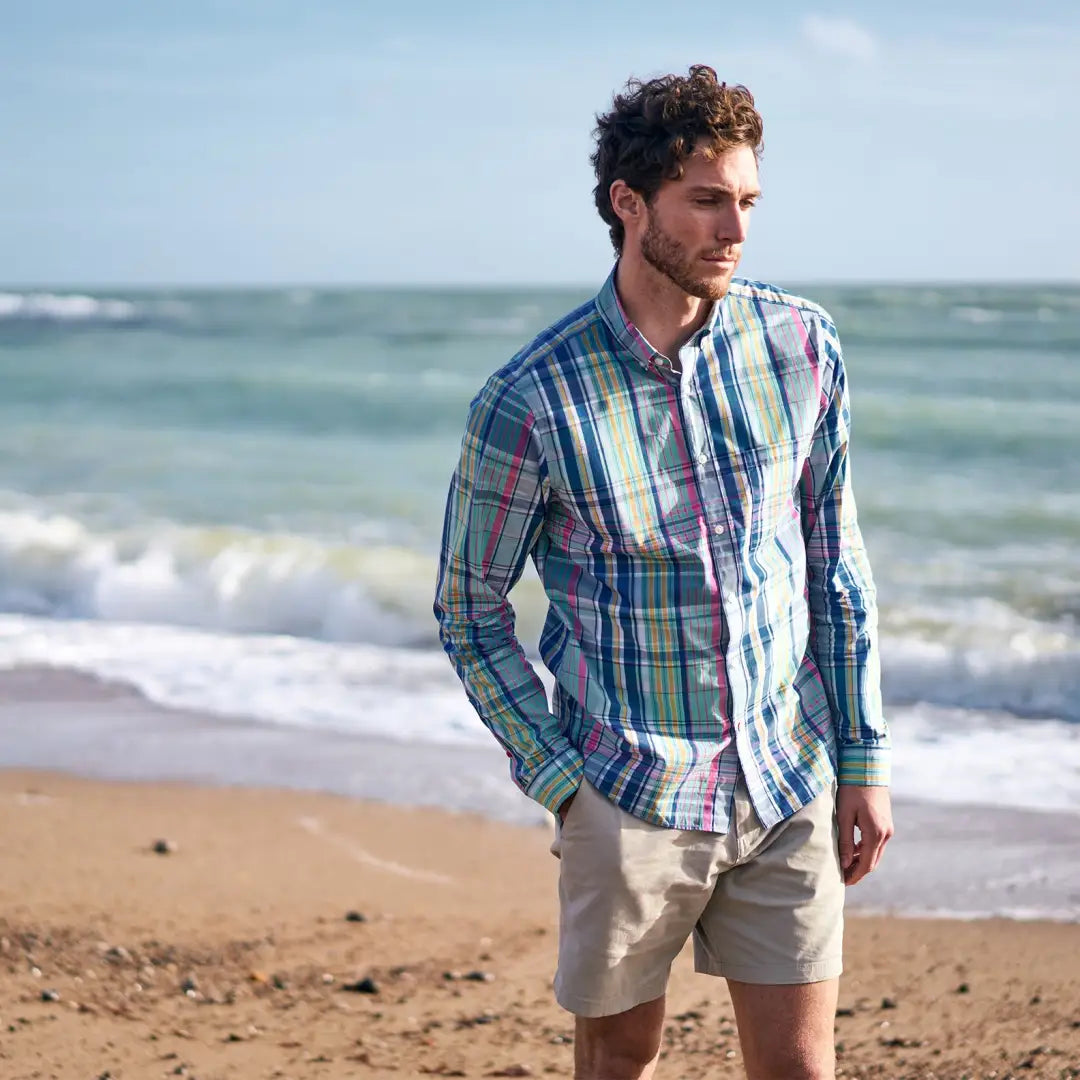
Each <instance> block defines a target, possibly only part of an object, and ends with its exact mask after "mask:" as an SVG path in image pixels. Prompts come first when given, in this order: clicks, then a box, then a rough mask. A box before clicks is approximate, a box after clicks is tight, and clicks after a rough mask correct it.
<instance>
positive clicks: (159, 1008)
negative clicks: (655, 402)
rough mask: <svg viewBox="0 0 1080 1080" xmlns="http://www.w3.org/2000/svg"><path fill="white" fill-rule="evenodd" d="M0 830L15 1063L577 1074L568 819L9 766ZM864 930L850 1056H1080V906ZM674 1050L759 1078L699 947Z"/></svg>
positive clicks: (922, 1071)
mask: <svg viewBox="0 0 1080 1080" xmlns="http://www.w3.org/2000/svg"><path fill="white" fill-rule="evenodd" d="M0 837H2V843H0V938H2V940H0V950H2V951H0V1077H3V1080H29V1078H31V1077H33V1078H46V1077H49V1078H53V1077H55V1078H62V1080H98V1078H103V1077H105V1078H108V1080H134V1078H143V1077H147V1078H149V1077H155V1078H157V1077H169V1076H187V1077H197V1078H198V1080H218V1078H222V1080H224V1078H226V1077H229V1078H231V1077H242V1078H249V1077H250V1078H281V1080H284V1078H290V1080H294V1078H306V1077H326V1078H331V1080H333V1078H338V1077H395V1078H396V1077H403V1076H466V1077H483V1076H545V1075H549V1076H561V1077H569V1076H570V1075H571V1067H570V1062H571V1057H572V1047H571V1045H570V1040H571V1034H572V1028H573V1024H572V1018H571V1017H569V1016H568V1015H567V1014H565V1013H563V1012H562V1011H561V1010H560V1009H559V1008H558V1007H557V1006H556V1005H555V1004H554V1002H553V1000H552V997H551V989H550V982H551V975H552V969H553V961H554V952H555V914H556V909H555V882H556V873H557V863H556V861H555V860H554V859H553V858H552V857H551V856H550V855H549V854H548V852H547V845H548V843H549V836H548V834H547V832H546V831H545V830H544V829H541V828H524V827H517V826H512V825H506V824H501V823H498V822H492V821H488V820H484V819H481V818H476V817H471V816H464V815H453V814H446V813H439V812H437V811H432V810H409V809H402V808H400V807H393V806H389V805H385V804H378V803H365V802H361V801H358V800H353V799H347V798H340V797H336V796H331V795H318V794H306V793H299V792H295V791H288V792H278V791H268V790H259V789H240V788H235V789H229V788H199V787H192V786H185V785H179V784H137V783H119V782H113V783H109V782H101V781H91V780H80V779H75V778H72V777H68V776H63V775H57V774H50V773H27V772H6V773H0ZM157 839H163V840H169V841H171V842H172V843H174V844H175V845H176V850H175V851H173V852H172V853H170V854H155V853H154V852H153V850H152V848H151V846H152V843H153V842H154V841H155V840H157ZM348 912H355V913H357V915H358V916H360V917H362V919H361V918H357V919H356V920H355V921H349V920H347V919H346V914H347V913H348ZM847 941H848V944H847V973H846V974H845V976H844V978H843V981H842V986H841V995H840V1005H841V1009H840V1014H839V1015H838V1017H837V1021H836V1028H837V1041H838V1044H839V1047H840V1054H839V1063H840V1064H839V1070H840V1075H842V1076H846V1077H850V1076H862V1077H885V1078H889V1080H905V1078H911V1080H914V1078H918V1080H933V1078H938V1080H944V1078H956V1080H959V1078H961V1077H968V1078H969V1080H976V1078H979V1080H982V1078H989V1077H994V1078H995V1080H1004V1078H1006V1077H1014V1078H1017V1080H1019V1078H1028V1077H1046V1078H1050V1077H1053V1078H1055V1080H1058V1078H1061V1077H1080V925H1076V924H1068V923H1036V922H1032V923H1022V922H1008V921H984V922H959V921H922V920H914V919H911V920H908V919H896V918H871V917H853V918H851V919H850V920H849V931H848V939H847ZM365 979H370V980H371V981H372V983H373V984H374V987H372V986H371V985H370V984H364V982H363V980H365ZM350 984H352V985H354V986H355V984H360V987H359V988H354V989H351V990H350V989H349V988H348V987H349V985H350ZM365 985H366V986H367V988H368V989H372V988H373V989H375V990H376V991H377V992H375V993H364V992H360V989H361V988H363V987H364V986H365ZM53 998H55V999H53ZM49 999H53V1000H49ZM886 999H888V1000H887V1001H886ZM665 1047H666V1048H665V1052H664V1059H663V1062H662V1065H661V1069H660V1072H659V1074H658V1076H659V1077H661V1078H676V1077H687V1078H690V1077H726V1076H730V1077H737V1076H741V1075H742V1070H741V1063H740V1055H739V1049H738V1040H737V1037H736V1035H735V1031H734V1028H733V1026H732V1020H731V1008H730V1004H729V1002H728V998H727V995H726V993H725V991H724V987H723V984H722V983H721V982H720V981H718V980H711V979H708V978H705V977H703V976H698V975H695V974H693V972H692V971H691V968H690V963H689V957H688V956H687V954H685V953H684V954H683V956H681V957H680V959H679V961H678V963H677V965H676V970H675V972H674V974H673V979H672V985H671V993H670V1009H669V1024H668V1029H667V1035H666V1038H665Z"/></svg>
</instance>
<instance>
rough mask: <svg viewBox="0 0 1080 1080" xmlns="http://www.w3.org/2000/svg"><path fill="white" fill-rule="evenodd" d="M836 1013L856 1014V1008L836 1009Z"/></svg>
mask: <svg viewBox="0 0 1080 1080" xmlns="http://www.w3.org/2000/svg"><path fill="white" fill-rule="evenodd" d="M836 1015H837V1016H854V1015H855V1010H854V1009H848V1008H842V1009H837V1010H836Z"/></svg>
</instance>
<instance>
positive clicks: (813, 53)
mask: <svg viewBox="0 0 1080 1080" xmlns="http://www.w3.org/2000/svg"><path fill="white" fill-rule="evenodd" d="M727 6H728V5H724V4H719V3H709V4H700V3H696V4H690V3H685V2H681V0H667V2H661V3H651V4H647V3H644V2H641V0H623V2H621V3H615V2H597V3H589V2H588V0H582V2H581V3H577V4H574V3H569V2H567V0H546V2H544V3H538V2H532V0H527V2H524V3H495V2H486V0H484V2H479V0H462V2H461V3H458V4H454V5H449V4H445V3H438V4H436V3H422V2H409V0H400V2H399V0H384V2H382V3H380V4H379V6H378V7H376V6H374V5H373V4H372V3H371V2H370V0H359V2H358V3H357V0H350V2H322V3H320V2H317V0H312V2H310V3H308V4H305V5H301V4H299V3H295V2H294V3H285V2H283V0H259V2H256V0H189V2H188V3H186V4H183V5H179V4H175V5H164V4H157V3H146V0H139V2H137V3H136V2H120V0H100V2H99V3H96V4H86V3H85V2H83V0H78V2H76V0H36V2H35V3H34V4H22V5H18V6H16V5H15V4H14V3H12V2H10V0H9V2H8V3H5V4H4V5H3V10H4V32H3V34H2V35H0V147H2V154H3V162H4V163H3V167H2V168H0V260H2V261H0V281H6V282H7V283H9V284H86V285H94V284H117V283H125V284H126V283H135V284H139V283H146V284H150V283H167V284H171V283H229V284H237V283H277V282H310V283H321V282H327V283H359V284H375V283H424V282H434V283H474V282H476V283H495V284H499V283H503V284H511V283H533V282H543V283H575V284H578V283H580V284H591V283H595V282H596V280H597V279H598V278H599V277H601V276H602V275H603V274H604V273H605V272H606V270H607V269H608V266H609V265H610V261H611V252H610V248H609V246H608V243H607V236H606V229H605V227H604V226H603V224H602V223H601V222H600V220H599V218H598V217H597V216H596V213H595V211H594V209H593V207H592V201H591V188H592V183H593V180H592V175H591V170H590V167H589V164H588V155H589V151H590V148H591V129H592V126H593V117H594V115H595V113H596V112H597V110H601V109H604V108H606V106H607V105H608V103H609V101H610V98H611V94H612V92H613V91H614V90H615V89H616V88H618V87H619V86H620V85H621V84H622V83H624V82H625V80H626V78H627V77H628V76H629V75H631V74H635V75H642V76H647V75H651V74H657V73H661V72H664V71H671V70H685V69H686V67H687V66H688V65H689V64H691V63H693V62H698V61H700V62H705V63H709V64H712V65H713V66H714V67H715V68H716V69H717V70H718V71H719V72H720V74H721V76H722V77H723V78H726V79H728V80H729V81H733V82H744V83H746V84H747V85H748V86H749V87H750V88H751V90H752V91H753V92H754V94H755V96H756V98H757V100H758V104H759V106H760V108H761V110H762V112H763V114H764V117H765V139H766V150H765V158H764V161H763V165H762V181H763V188H764V191H765V198H764V199H763V201H762V203H761V205H760V207H759V209H758V210H757V211H756V217H755V220H754V222H753V225H752V230H751V235H750V239H749V242H748V244H747V250H746V257H745V259H744V262H743V272H744V273H748V274H750V275H751V276H756V277H762V278H770V279H773V280H777V281H780V282H811V281H822V280H831V281H837V280H844V281H849V280H864V279H874V280H927V279H932V280H957V279H966V280H970V279H1014V280H1052V279H1053V280H1060V279H1069V280H1078V279H1080V136H1078V134H1077V133H1078V132H1080V64H1078V63H1077V59H1076V58H1077V56H1080V15H1078V14H1077V9H1076V7H1075V5H1073V4H1071V3H1066V2H1065V0H1058V2H1057V3H1027V4H1025V5H1022V6H1019V5H1015V4H1014V3H1011V2H1010V3H1005V2H1003V0H986V2H983V3H979V4H976V3H970V2H967V0H960V2H956V3H948V2H947V0H944V2H938V3H930V2H927V0H913V2H911V3H908V4H905V5H903V11H902V12H901V11H899V10H898V8H899V7H900V6H899V5H890V6H889V7H888V9H885V8H880V7H877V6H874V7H871V6H870V5H865V4H831V5H829V4H821V5H818V4H814V3H810V4H808V5H803V4H797V3H772V4H768V5H756V6H752V7H751V6H748V5H734V4H733V5H730V7H731V9H732V10H731V11H727V10H725V8H726V7H727Z"/></svg>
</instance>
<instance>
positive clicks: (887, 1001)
mask: <svg viewBox="0 0 1080 1080" xmlns="http://www.w3.org/2000/svg"><path fill="white" fill-rule="evenodd" d="M881 1007H882V1008H883V1009H895V1008H896V999H895V998H891V997H883V998H882V999H881Z"/></svg>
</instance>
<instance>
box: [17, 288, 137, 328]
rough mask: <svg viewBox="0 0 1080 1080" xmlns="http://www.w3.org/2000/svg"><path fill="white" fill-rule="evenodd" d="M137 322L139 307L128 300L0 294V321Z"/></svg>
mask: <svg viewBox="0 0 1080 1080" xmlns="http://www.w3.org/2000/svg"><path fill="white" fill-rule="evenodd" d="M139 319H140V312H139V307H138V305H137V304H134V303H132V301H130V300H110V299H103V298H99V297H95V296H83V295H80V294H69V295H66V296H64V295H61V294H59V293H0V321H11V322H16V321H19V322H55V323H110V324H111V323H131V322H136V321H138V320H139Z"/></svg>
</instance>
